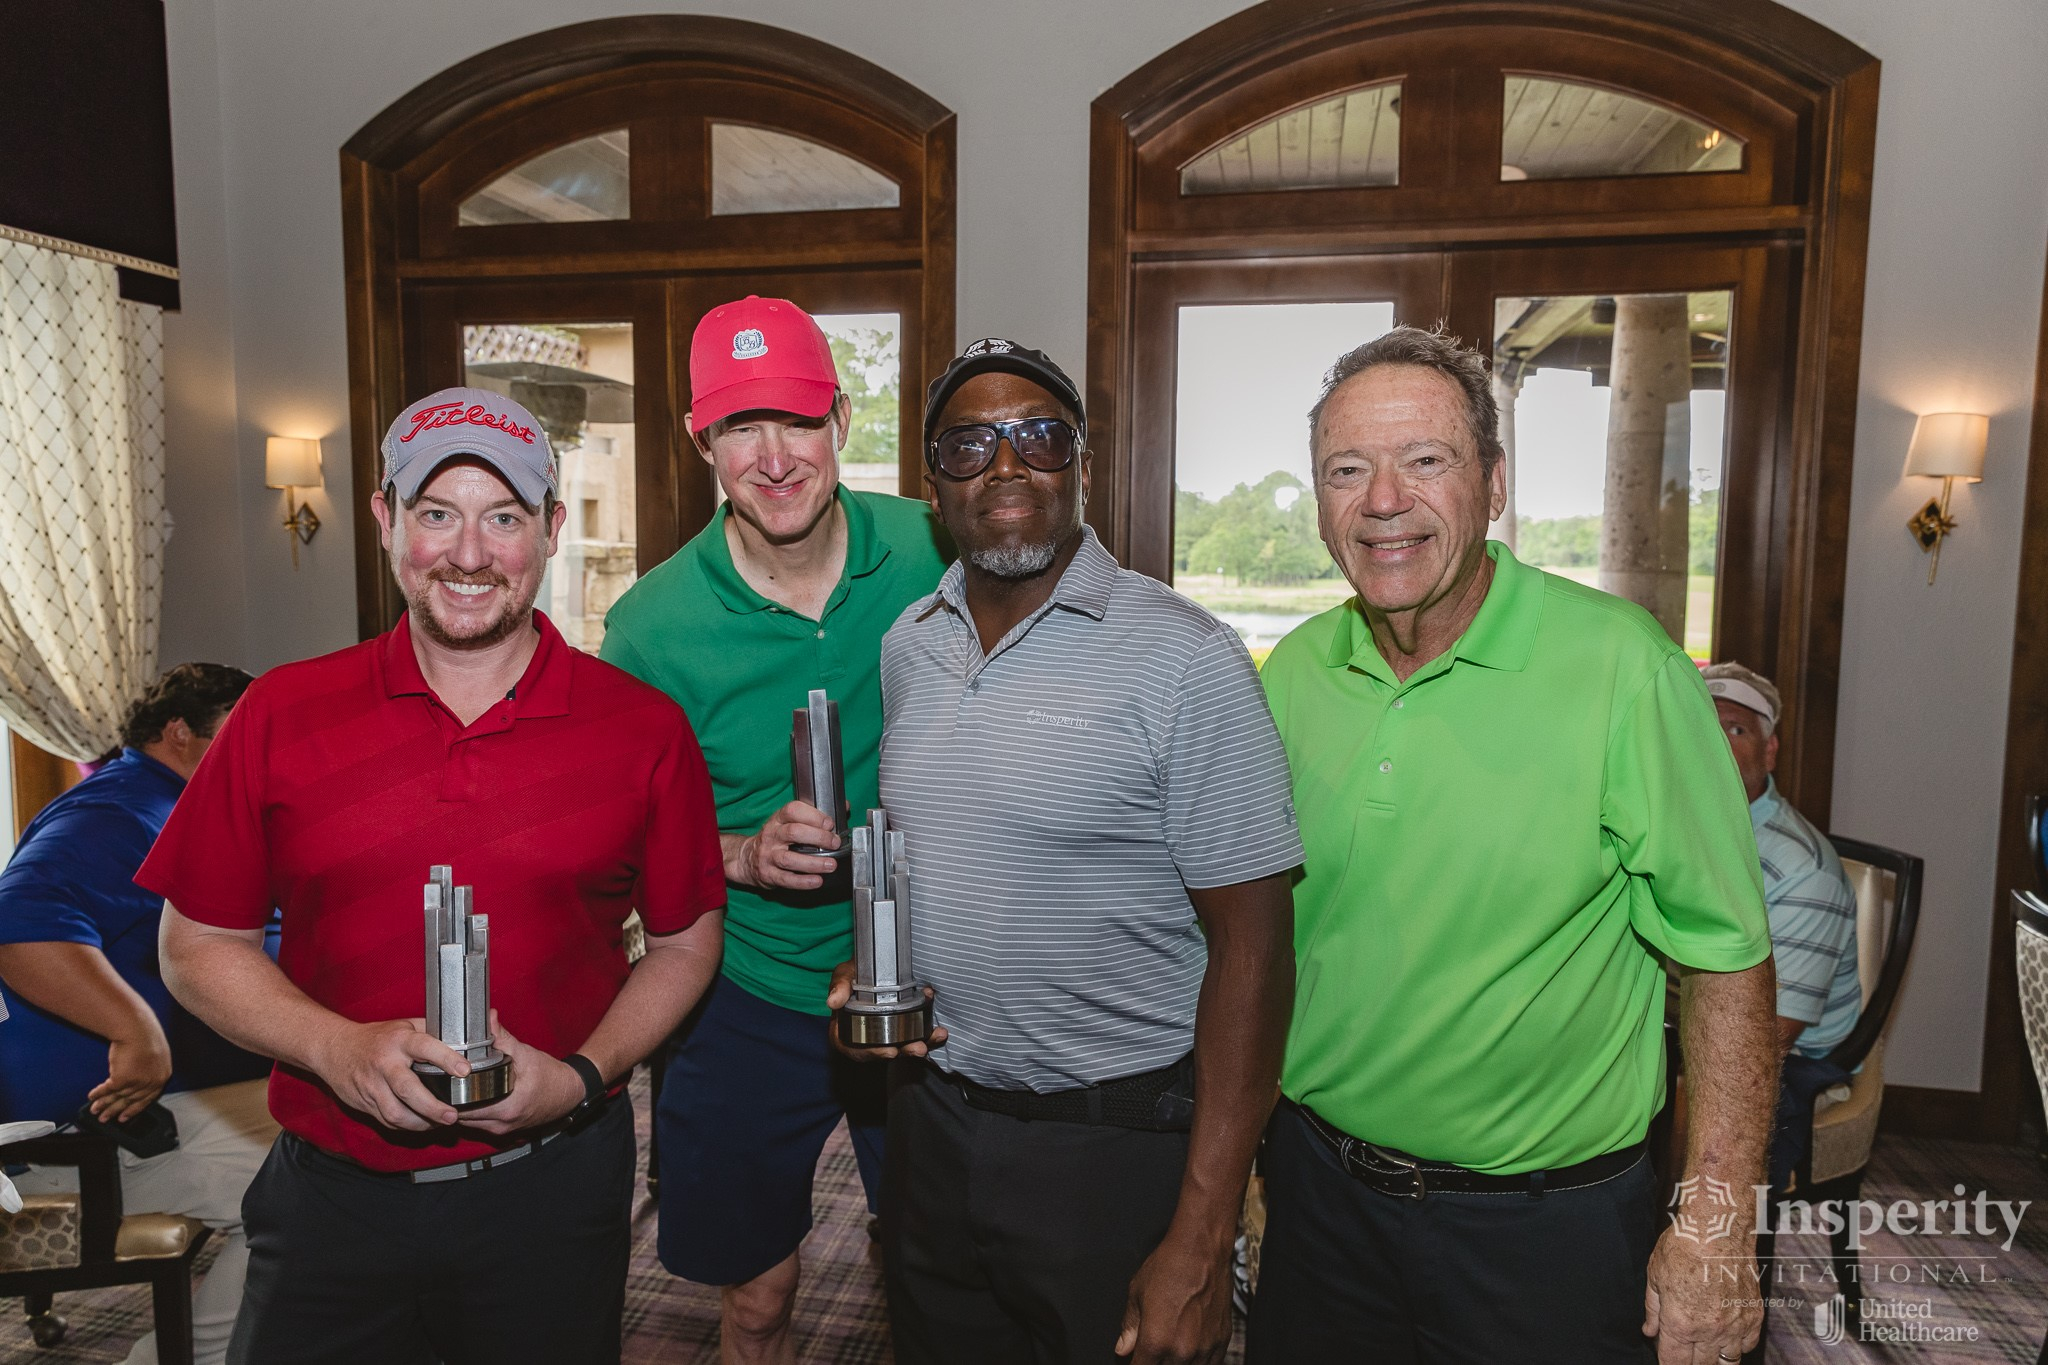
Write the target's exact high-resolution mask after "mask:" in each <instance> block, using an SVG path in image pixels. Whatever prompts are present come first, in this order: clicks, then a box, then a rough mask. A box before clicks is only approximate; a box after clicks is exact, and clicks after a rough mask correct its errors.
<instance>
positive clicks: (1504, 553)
mask: <svg viewBox="0 0 2048 1365" xmlns="http://www.w3.org/2000/svg"><path fill="white" fill-rule="evenodd" d="M1486 553H1487V554H1488V555H1490V556H1491V557H1492V559H1493V582H1491V583H1490V584H1488V585H1487V588H1486V599H1485V600H1484V601H1483V602H1481V603H1480V604H1479V614H1478V615H1477V616H1474V617H1473V618H1472V624H1471V625H1469V626H1467V627H1465V633H1464V634H1462V635H1460V636H1459V637H1458V638H1457V639H1456V640H1455V641H1454V642H1452V644H1451V647H1450V648H1449V649H1448V650H1445V651H1444V653H1443V655H1442V656H1441V657H1440V658H1438V659H1435V660H1432V661H1431V662H1430V663H1428V664H1425V665H1424V666H1423V667H1422V668H1421V669H1420V670H1418V671H1417V672H1416V673H1415V675H1414V676H1413V677H1411V678H1410V679H1409V680H1408V681H1409V683H1416V682H1420V681H1422V680H1423V679H1424V678H1428V677H1433V676H1435V675H1436V674H1438V673H1441V672H1443V671H1444V670H1445V669H1447V668H1449V667H1450V666H1451V664H1452V663H1453V662H1455V661H1457V660H1460V659H1463V660H1464V661H1466V662H1467V663H1474V664H1478V665H1479V666H1480V667H1482V668H1495V669H1500V670H1502V671H1504V672H1510V673H1519V672H1520V671H1522V670H1523V669H1525V668H1527V667H1528V666H1529V655H1530V653H1531V651H1533V650H1534V649H1535V647H1536V630H1537V627H1538V626H1539V625H1541V624H1542V621H1543V571H1542V570H1541V569H1538V568H1535V567H1533V566H1531V565H1528V564H1524V563H1523V562H1522V561H1521V560H1519V559H1516V558H1515V556H1514V552H1513V551H1511V550H1510V549H1508V547H1507V546H1505V545H1503V544H1501V542H1499V541H1497V540H1489V541H1487V542H1486ZM1350 607H1351V609H1350V610H1348V611H1346V612H1345V613H1344V617H1343V620H1342V623H1341V624H1340V625H1339V626H1338V627H1337V630H1336V632H1335V633H1334V634H1333V635H1332V637H1331V639H1330V652H1329V656H1328V658H1327V660H1326V661H1327V662H1328V664H1329V665H1330V667H1332V668H1356V669H1358V670H1359V671H1360V672H1361V673H1369V674H1371V675H1372V676H1373V677H1376V678H1378V679H1380V680H1381V681H1383V682H1385V683H1387V684H1389V685H1390V686H1395V687H1399V686H1402V685H1403V684H1402V683H1401V682H1400V680H1399V679H1397V678H1395V676H1394V671H1393V669H1392V668H1391V667H1390V666H1389V665H1388V663H1387V661H1386V660H1385V659H1384V658H1382V657H1381V655H1380V650H1379V646H1378V645H1377V644H1375V643H1374V642H1373V638H1372V627H1371V626H1369V625H1367V624H1366V620H1365V612H1364V609H1363V608H1362V607H1361V606H1360V604H1359V602H1358V599H1357V598H1355V597H1354V598H1352V599H1351V604H1350Z"/></svg>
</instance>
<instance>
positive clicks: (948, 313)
mask: <svg viewBox="0 0 2048 1365" xmlns="http://www.w3.org/2000/svg"><path fill="white" fill-rule="evenodd" d="M661 67H665V68H668V69H670V70H673V71H677V72H683V73H689V74H698V73H701V74H703V75H704V76H706V77H710V78H715V79H725V78H737V79H744V80H752V81H757V82H764V81H765V82H768V83H771V84H776V85H780V86H782V87H783V88H785V89H789V90H793V91H800V92H801V93H802V95H803V96H804V98H806V99H812V98H818V99H826V100H830V101H833V102H836V103H837V104H838V105H840V106H843V107H844V108H845V109H847V110H849V111H853V112H855V113H858V114H859V115H861V116H863V117H865V118H867V119H869V120H871V121H872V123H873V124H874V126H876V127H879V128H884V129H887V130H888V131H889V132H890V133H892V134H893V135H895V136H897V137H900V138H903V139H907V140H909V141H910V142H911V143H912V144H914V145H915V146H916V147H917V148H918V149H919V159H920V160H921V163H922V168H923V169H922V176H921V178H920V179H919V181H918V182H916V183H914V184H909V185H906V186H905V195H906V200H907V201H908V200H911V199H914V200H915V201H916V202H917V203H918V204H919V205H921V213H920V214H918V215H917V216H916V220H915V221H914V223H912V224H911V226H910V228H909V230H908V231H907V232H904V233H899V234H896V235H895V236H894V237H893V238H892V239H891V240H887V241H847V242H840V241H837V240H832V241H827V242H826V243H825V244H824V245H822V246H819V245H815V244H809V243H787V242H778V243H771V244H769V245H768V246H765V247H763V248H762V249H760V250H758V251H757V250H753V249H751V248H747V247H744V246H734V245H732V244H730V243H728V244H726V245H724V246H722V247H716V248H714V249H709V250H697V249H694V247H693V246H691V245H689V244H681V243H679V244H678V245H677V246H676V247H675V248H673V249H669V250H664V251H649V250H647V249H646V248H645V244H644V243H639V242H623V241H622V242H621V243H620V244H619V246H618V249H616V250H613V251H609V252H604V251H600V252H589V251H582V250H574V251H569V250H565V251H563V252H562V253H560V254H558V255H556V256H553V257H550V256H548V255H546V254H545V253H537V254H534V255H532V256H530V257H528V258H526V259H524V260H522V261H521V262H520V263H519V268H520V270H521V272H522V273H526V274H529V275H532V276H535V277H546V278H550V279H553V280H555V281H560V280H564V279H573V278H578V277H585V278H587V277H590V276H592V275H599V274H601V275H605V276H608V277H611V278H618V277H630V276H642V277H647V276H657V277H663V276H670V275H674V274H676V273H678V272H679V271H682V270H706V271H725V272H730V273H731V274H732V276H733V278H734V282H735V287H736V288H737V289H739V290H740V292H748V291H747V289H746V281H747V280H748V279H750V278H753V277H754V276H756V275H761V274H767V273H772V272H777V271H782V270H788V269H796V268H810V269H838V268H850V269H856V270H876V269H898V270H913V271H915V272H916V273H917V276H918V285H917V298H918V309H917V315H918V322H919V335H920V337H921V338H922V341H921V345H920V346H919V348H918V352H917V353H916V354H911V353H909V352H908V351H906V352H905V353H904V354H903V357H902V366H903V378H902V387H903V389H904V390H905V392H906V393H921V392H922V390H923V386H924V384H925V383H926V382H928V381H929V380H930V379H931V378H933V377H935V376H937V374H938V373H939V372H940V371H941V370H943V369H944V368H945V366H946V364H947V362H948V361H950V360H951V359H952V356H953V341H954V336H953V333H954V293H955V262H956V248H955V228H954V222H955V217H956V212H955V208H956V201H957V193H956V188H955V180H956V122H955V118H954V115H953V113H952V111H951V110H949V109H947V108H946V107H945V106H944V105H942V104H940V103H939V102H938V101H936V100H934V99H932V98H931V97H930V96H929V95H927V94H925V93H924V92H923V91H921V90H919V89H917V88H916V87H915V86H913V85H911V84H910V83H908V82H907V81H904V80H903V79H901V78H900V77H898V76H895V75H893V74H892V73H890V72H888V71H886V70H884V69H882V68H881V67H879V66H876V65H875V64H874V63H872V62H869V61H866V60H865V59H863V58H860V57H857V56H855V55H854V54H852V53H850V52H847V51H844V50H843V49H840V48H837V47H834V46H832V45H831V44H829V43H824V42H821V41H819V40H818V39H815V38H810V37H806V36H805V35H803V34H801V33H794V32H791V31H789V30H787V29H781V28H775V27H772V26H770V25H767V24H759V23H754V22H751V21H748V20H743V19H726V18H716V17H710V16H704V15H687V14H682V15H676V14H668V15H635V16H630V17H624V18H615V19H598V20H592V21H590V22H587V23H579V24H571V25H568V26H566V27H563V28H557V29H552V30H549V31H547V32H544V33H536V34H532V35H529V36H528V37H525V38H520V39H517V40H515V41H513V42H509V43H505V44H503V45H502V46H499V47H495V48H492V49H490V50H489V51H487V52H483V53H480V54H479V55H477V56H475V57H472V58H470V59H468V60H467V61H463V62H459V63H457V64H456V65H454V66H452V67H450V68H449V69H448V70H446V71H443V72H442V73H440V74H439V75H437V76H435V77H433V78H431V79H430V80H428V81H425V82H423V83H422V84H420V85H419V86H417V87H415V88H414V89H413V90H412V91H411V92H410V93H409V94H407V95H405V96H404V97H402V98H401V99H399V100H398V101H397V102H395V103H394V104H392V105H391V106H390V107H389V108H387V109H386V110H384V112H382V113H380V114H379V115H377V117H376V118H374V119H372V120H371V121H370V122H369V123H367V124H365V125H364V126H363V128H362V129H361V131H359V132H358V133H357V134H356V135H355V136H354V137H352V138H350V139H349V141H348V142H347V143H346V144H345V145H344V146H343V148H342V150H341V189H342V193H341V199H342V239H343V257H344V290H345V294H346V305H347V317H348V350H349V434H350V450H351V455H352V462H351V494H352V497H353V500H354V506H355V513H356V515H355V556H356V626H357V632H358V634H359V635H360V636H361V637H362V638H364V639H367V638H369V637H370V636H372V635H375V634H377V633H378V632H380V631H382V630H383V629H385V628H386V626H387V624H388V623H389V622H390V621H392V620H395V619H396V616H397V613H398V611H399V610H400V607H401V604H400V600H399V597H398V593H397V586H396V584H395V583H393V582H392V579H391V575H390V573H389V572H388V571H387V569H386V567H385V561H384V554H383V551H382V548H381V546H380V544H379V539H378V532H377V525H376V522H375V520H374V518H372V516H371V515H370V497H371V495H372V494H374V493H375V492H376V490H377V478H378V468H379V465H378V461H379V456H378V443H379V441H380V440H381V438H382V435H383V433H384V431H385V429H386V428H387V427H388V426H389V425H390V423H391V422H392V421H393V420H394V419H395V418H396V417H397V416H398V414H399V413H400V412H402V411H403V410H404V409H405V406H406V404H407V403H408V402H410V401H411V400H412V399H414V398H417V397H419V395H418V394H415V393H409V392H407V389H406V383H405V356H406V348H407V346H408V345H413V344H416V343H415V342H414V340H413V339H412V338H410V337H409V336H408V334H407V333H408V329H407V326H406V317H405V313H406V309H405V303H404V300H405V297H406V295H407V293H408V290H409V287H410V286H411V285H412V284H413V283H414V282H419V281H427V280H436V279H443V278H446V279H450V280H453V279H459V278H463V277H466V276H467V277H474V276H477V275H479V274H481V275H485V276H487V277H489V276H494V275H496V274H500V273H502V272H503V270H504V268H505V263H504V262H502V261H494V260H490V259H486V258H482V257H478V258H475V259H469V258H465V257H463V256H459V255H458V256H450V257H436V258H433V259H422V258H421V257H420V255H419V249H418V248H419V244H418V241H417V237H418V234H417V233H416V232H414V231H413V228H414V227H415V226H416V221H417V212H418V207H419V184H420V179H421V177H422V176H423V175H425V174H428V173H430V172H431V169H432V168H431V165H430V164H429V162H430V160H431V158H432V157H433V156H435V155H436V153H437V148H440V147H442V146H443V145H444V142H443V140H444V139H452V140H458V141H459V138H460V135H461V134H462V133H463V131H464V130H465V129H466V128H468V127H469V126H471V125H473V124H475V123H476V122H477V121H478V120H487V119H490V118H493V117H497V116H501V115H516V114H517V113H519V112H521V111H524V110H526V109H529V108H531V107H533V106H536V105H538V104H541V103H543V102H545V101H546V100H548V99H549V98H551V97H559V96H560V95H561V94H562V92H564V91H576V90H580V89H582V88H583V87H585V86H588V85H590V84H592V83H594V82H596V81H599V80H601V79H603V78H605V77H607V76H617V75H620V74H637V73H638V72H639V71H640V70H641V69H643V68H645V69H653V68H661ZM842 216H844V217H847V218H849V219H853V218H861V219H863V220H870V219H874V218H876V217H878V215H873V214H868V213H864V212H863V213H848V214H845V215H842ZM597 226H601V227H609V226H611V225H607V224H601V225H597ZM600 235H602V234H600ZM613 235H616V234H613ZM725 235H726V236H729V235H730V233H729V232H728V233H726V234H725ZM824 235H825V236H828V237H829V236H831V234H824ZM536 282H537V283H538V282H540V280H538V279H537V280H536ZM636 344H637V343H636ZM667 401H668V403H669V407H670V408H671V410H672V411H671V415H672V417H673V418H674V419H675V420H673V421H672V422H669V423H666V424H664V431H665V432H666V435H667V440H668V447H669V448H668V449H667V451H666V452H665V457H666V459H667V460H668V462H669V465H670V467H671V468H674V469H676V470H678V471H681V470H683V469H685V468H687V467H686V466H684V465H683V464H682V459H683V457H684V456H685V455H686V454H691V452H689V451H688V450H687V449H686V448H685V444H684V443H683V442H682V441H681V439H680V438H681V433H680V417H681V412H682V407H678V406H675V404H676V403H677V401H680V402H681V403H682V406H683V407H686V406H687V394H682V395H677V394H675V393H673V392H671V393H669V394H668V395H667ZM640 452H641V458H642V459H643V460H651V459H662V458H664V452H663V451H661V450H659V449H657V448H656V447H655V445H654V444H653V442H652V441H647V440H643V441H642V442H641V443H640ZM691 457H692V458H694V455H691ZM677 480H678V488H679V489H680V488H681V486H682V482H681V480H682V476H681V474H680V472H679V473H678V476H677ZM690 506H691V501H690V499H688V498H687V497H683V496H681V495H680V493H679V495H678V500H677V501H676V503H675V511H676V515H677V517H678V525H677V528H676V529H675V530H674V531H671V532H669V533H668V536H667V537H664V538H680V537H679V533H680V531H682V530H686V529H689V528H688V526H687V522H686V521H685V520H683V518H684V517H685V515H686V514H687V512H688V511H689V510H690ZM645 515H646V513H645V511H644V510H643V514H642V518H643V521H644V518H645Z"/></svg>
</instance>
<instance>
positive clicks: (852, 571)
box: [701, 484, 889, 616]
mask: <svg viewBox="0 0 2048 1365" xmlns="http://www.w3.org/2000/svg"><path fill="white" fill-rule="evenodd" d="M832 498H833V501H835V502H837V503H838V504H839V510H840V511H841V512H842V513H843V514H844V515H845V517H846V567H845V569H844V570H842V571H841V573H840V576H839V586H838V587H837V588H835V589H833V591H832V597H831V599H830V600H829V601H828V602H827V603H826V604H825V614H826V615H828V616H829V615H831V613H832V609H833V608H834V607H837V606H838V605H839V604H840V603H841V602H843V601H845V600H846V593H847V585H848V584H849V583H850V582H852V581H853V580H854V579H856V578H865V577H867V576H868V575H869V574H871V573H873V572H874V571H875V570H877V569H879V568H881V567H882V564H883V562H884V561H886V560H887V559H888V558H889V543H888V542H887V541H886V540H884V539H883V538H882V537H881V536H879V535H877V534H876V533H875V514H874V513H873V512H871V511H870V510H868V509H867V508H866V507H863V506H862V505H861V501H860V499H859V498H850V497H848V496H846V485H845V484H841V485H839V486H838V487H837V488H835V489H833V490H832ZM732 516H733V510H732V504H731V503H730V502H728V503H727V504H726V505H725V506H724V507H722V508H720V509H719V513H718V519H717V520H716V521H714V522H713V523H712V527H713V530H712V534H711V535H709V536H707V537H705V540H704V558H703V559H702V561H701V563H702V565H703V569H704V578H705V581H706V582H708V583H709V584H710V585H711V591H712V592H713V593H714V594H715V595H716V596H717V598H718V600H719V601H720V602H722V603H724V604H725V609H726V610H727V611H730V612H734V613H737V614H738V615H741V616H744V615H747V614H749V613H751V612H757V611H766V610H768V608H770V607H772V606H774V605H775V603H773V602H771V601H769V600H768V599H767V598H766V597H763V596H762V595H761V594H760V593H759V592H757V591H755V589H754V585H753V584H751V583H749V582H747V580H746V577H745V575H743V574H741V573H740V569H739V565H737V564H735V563H733V562H732V542H731V541H729V540H727V539H726V534H725V528H726V523H727V522H728V521H730V520H731V519H732Z"/></svg>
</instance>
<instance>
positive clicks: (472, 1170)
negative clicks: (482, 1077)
mask: <svg viewBox="0 0 2048 1365" xmlns="http://www.w3.org/2000/svg"><path fill="white" fill-rule="evenodd" d="M560 1136H562V1134H561V1132H560V1131H556V1132H553V1133H549V1134H548V1135H547V1136H546V1137H539V1138H535V1139H534V1140H533V1141H532V1142H522V1143H521V1144H519V1146H517V1147H507V1148H506V1149H505V1150H504V1151H502V1152H493V1153H491V1154H490V1155H489V1156H480V1157H478V1158H477V1159H476V1160H474V1161H451V1162H449V1163H448V1164H447V1165H446V1166H429V1167H427V1168H426V1169H425V1170H423V1171H407V1172H406V1173H405V1174H406V1177H407V1178H408V1179H409V1180H411V1181H412V1183H413V1184H415V1185H433V1184H438V1183H439V1182H441V1181H443V1180H467V1179H469V1177H471V1176H473V1175H477V1174H479V1173H480V1172H483V1171H488V1170H491V1169H492V1168H494V1167H497V1166H509V1165H511V1164H512V1163H513V1162H515V1161H517V1160H519V1158H521V1157H523V1156H528V1155H530V1154H532V1153H534V1152H537V1151H539V1150H540V1149H541V1148H543V1147H545V1146H547V1145H548V1144H549V1143H550V1142H553V1141H554V1140H555V1139H556V1138H558V1137H560Z"/></svg>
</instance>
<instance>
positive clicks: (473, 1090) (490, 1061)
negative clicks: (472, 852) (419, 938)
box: [412, 866, 512, 1109]
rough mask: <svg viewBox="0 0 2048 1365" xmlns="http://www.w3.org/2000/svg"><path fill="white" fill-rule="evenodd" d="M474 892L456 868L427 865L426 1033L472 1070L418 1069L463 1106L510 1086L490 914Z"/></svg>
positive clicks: (422, 1065) (432, 1086)
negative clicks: (495, 1004) (478, 907)
mask: <svg viewBox="0 0 2048 1365" xmlns="http://www.w3.org/2000/svg"><path fill="white" fill-rule="evenodd" d="M471 891H472V888H470V887H467V886H457V885H455V869H454V868H452V867H446V866H435V867H432V868H429V869H428V870H427V1012H426V1019H427V1032H429V1033H431V1034H433V1035H434V1036H435V1037H436V1038H439V1039H440V1040H441V1041H442V1042H444V1043H446V1044H447V1045H448V1046H450V1047H452V1048H454V1049H455V1050H456V1051H457V1052H460V1053H461V1054H462V1055H463V1056H464V1057H466V1058H468V1059H469V1074H468V1075H467V1076H453V1075H450V1074H449V1073H448V1072H446V1071H443V1070H442V1069H441V1068H440V1067H438V1066H435V1065H433V1064H432V1063H430V1062H414V1063H413V1064H412V1069H413V1072H414V1074H416V1075H417V1076H418V1077H419V1078H420V1080H421V1082H422V1083H423V1084H425V1086H426V1087H427V1089H428V1090H429V1091H431V1092H433V1094H434V1095H436V1096H437V1097H439V1098H441V1099H444V1100H446V1101H447V1102H448V1103H449V1104H452V1105H454V1106H455V1107H456V1108H457V1109H473V1108H475V1107H476V1106H477V1105H480V1104H489V1103H491V1102H492V1101H493V1100H501V1099H503V1098H505V1096H507V1095H509V1094H511V1093H512V1059H511V1058H510V1057H507V1056H506V1055H505V1054H504V1053H502V1052H500V1051H498V1049H497V1048H496V1047H494V1046H492V1044H493V1043H495V1042H496V1041H497V1040H496V1039H494V1038H493V1037H492V1036H491V1027H490V1025H491V921H490V916H488V915H479V914H475V913H473V909H472V903H471Z"/></svg>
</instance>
